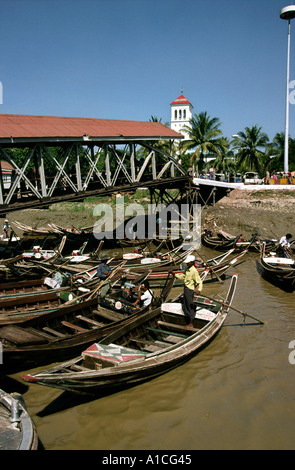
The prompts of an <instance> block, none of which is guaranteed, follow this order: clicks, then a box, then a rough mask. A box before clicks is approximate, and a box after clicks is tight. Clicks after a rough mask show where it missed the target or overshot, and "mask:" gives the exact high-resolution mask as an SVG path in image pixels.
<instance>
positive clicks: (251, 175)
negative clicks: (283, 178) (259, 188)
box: [244, 171, 263, 184]
mask: <svg viewBox="0 0 295 470" xmlns="http://www.w3.org/2000/svg"><path fill="white" fill-rule="evenodd" d="M262 182H263V180H262V179H261V178H259V175H258V173H256V172H254V171H248V172H247V173H245V174H244V184H262Z"/></svg>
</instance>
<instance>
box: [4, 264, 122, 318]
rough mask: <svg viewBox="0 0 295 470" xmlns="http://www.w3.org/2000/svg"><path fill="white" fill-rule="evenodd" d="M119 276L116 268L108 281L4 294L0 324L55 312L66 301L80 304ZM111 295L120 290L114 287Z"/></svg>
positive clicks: (118, 293) (97, 293)
mask: <svg viewBox="0 0 295 470" xmlns="http://www.w3.org/2000/svg"><path fill="white" fill-rule="evenodd" d="M120 276H121V274H120V273H119V271H118V268H117V270H114V271H113V273H112V275H111V276H110V277H109V279H108V281H103V282H101V281H97V280H92V281H90V282H89V283H87V284H79V287H78V284H76V286H74V287H71V286H66V287H64V288H62V287H59V288H56V289H50V290H44V291H41V292H31V293H30V292H28V293H26V294H23V295H19V294H15V295H12V296H11V295H7V296H5V295H4V296H3V297H2V298H0V325H7V324H15V323H23V322H24V321H26V320H29V319H31V318H36V317H38V316H40V315H44V314H46V313H50V312H57V311H58V310H59V309H63V308H64V307H65V306H66V305H68V303H77V304H80V305H82V304H83V302H84V301H85V299H87V298H88V297H89V298H91V297H93V295H95V296H96V297H97V296H98V295H99V294H100V292H99V291H100V289H103V290H105V287H107V286H105V284H108V286H109V287H111V286H112V282H115V281H118V279H119V278H120ZM103 286H104V287H103ZM109 287H108V288H109ZM83 291H84V292H83ZM112 295H113V296H116V295H120V290H119V289H116V290H115V291H114V292H112Z"/></svg>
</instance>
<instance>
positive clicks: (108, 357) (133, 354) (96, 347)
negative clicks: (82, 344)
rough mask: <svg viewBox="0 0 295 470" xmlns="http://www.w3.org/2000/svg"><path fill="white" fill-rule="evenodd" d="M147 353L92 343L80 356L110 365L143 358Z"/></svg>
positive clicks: (115, 345)
mask: <svg viewBox="0 0 295 470" xmlns="http://www.w3.org/2000/svg"><path fill="white" fill-rule="evenodd" d="M146 354H147V353H145V352H144V351H140V350H137V349H133V348H126V347H125V346H120V345H117V344H112V343H110V344H101V343H94V344H92V345H91V346H89V348H87V349H86V350H85V351H83V353H82V356H83V358H85V357H92V358H94V359H100V360H102V361H106V362H107V363H110V364H119V363H121V362H128V361H133V360H135V359H140V358H143V357H145V355H146Z"/></svg>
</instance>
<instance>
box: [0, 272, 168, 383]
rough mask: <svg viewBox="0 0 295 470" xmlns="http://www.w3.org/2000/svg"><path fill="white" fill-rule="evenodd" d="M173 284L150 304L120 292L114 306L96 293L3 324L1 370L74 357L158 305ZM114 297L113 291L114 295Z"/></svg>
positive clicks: (17, 368)
mask: <svg viewBox="0 0 295 470" xmlns="http://www.w3.org/2000/svg"><path fill="white" fill-rule="evenodd" d="M172 286H173V279H172V278H171V279H169V281H168V282H167V285H166V288H165V289H163V292H162V294H161V296H160V299H154V301H153V303H152V304H151V305H150V306H147V307H139V306H137V305H134V304H132V303H131V302H130V301H128V300H126V299H124V298H123V297H122V296H121V295H120V293H119V292H117V301H116V302H115V303H116V306H114V307H113V308H111V306H110V305H109V303H108V301H107V299H108V297H106V298H105V302H104V303H102V302H101V298H100V297H94V296H93V297H89V298H87V299H85V300H84V301H83V302H79V303H67V304H66V305H65V306H64V307H63V308H60V309H59V310H56V311H52V312H48V313H47V314H44V315H41V316H37V317H35V318H32V319H30V320H27V321H25V322H23V323H21V324H10V325H6V326H2V327H0V340H1V342H2V349H3V351H2V352H3V364H2V365H1V364H0V374H1V373H5V372H6V371H9V373H12V371H13V372H15V371H19V370H28V369H29V368H32V367H36V366H38V365H45V364H49V363H52V362H56V361H60V360H61V359H63V360H64V359H66V358H72V357H75V356H76V355H77V354H80V352H81V351H82V350H83V349H84V348H85V347H87V346H89V345H91V344H92V343H93V342H94V341H99V340H101V339H102V338H103V337H104V336H106V335H108V334H110V333H112V332H113V331H115V330H116V329H117V328H119V327H121V326H123V325H127V324H129V323H130V322H132V321H134V320H135V319H136V318H137V317H138V316H139V315H141V314H142V313H144V312H147V311H149V310H150V309H151V308H155V307H156V306H157V305H158V304H159V301H160V300H161V301H162V300H163V299H164V300H165V299H166V298H167V295H168V294H169V292H170V290H171V288H172ZM114 298H115V296H114V295H113V297H112V299H114ZM109 299H111V298H109ZM118 303H120V306H119V305H117V304H118ZM103 305H106V306H107V307H108V308H106V307H104V306H103Z"/></svg>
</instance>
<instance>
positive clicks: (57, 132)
mask: <svg viewBox="0 0 295 470" xmlns="http://www.w3.org/2000/svg"><path fill="white" fill-rule="evenodd" d="M182 138H183V136H182V135H181V134H179V133H177V132H175V131H173V130H172V129H170V128H168V127H167V126H164V125H163V124H161V123H159V122H139V121H122V120H111V119H94V118H76V117H54V116H52V117H50V116H29V115H8V114H2V115H0V159H1V160H2V161H6V162H9V163H10V164H11V166H12V167H13V172H12V176H11V183H10V185H9V187H7V184H5V185H3V181H2V174H1V172H0V216H1V215H3V214H5V213H6V212H8V211H9V212H10V211H13V210H20V209H22V208H30V207H46V206H49V205H50V204H54V203H56V202H60V201H65V200H71V201H73V200H81V199H84V198H86V197H89V196H100V195H101V196H103V195H106V194H113V193H114V192H116V191H120V192H124V191H130V190H131V191H132V190H135V189H137V188H138V187H143V186H144V187H148V188H149V189H150V191H151V193H155V191H157V190H159V192H160V193H161V194H163V193H164V192H165V189H167V188H178V189H179V191H181V192H182V191H184V190H185V189H186V188H187V185H188V184H189V177H188V176H187V175H186V173H185V171H184V170H183V168H182V167H181V165H180V164H179V163H178V161H177V158H175V157H174V156H173V152H172V147H173V142H174V141H179V140H181V139H182ZM159 143H161V145H159ZM163 144H165V145H163ZM163 148H165V151H163Z"/></svg>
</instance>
